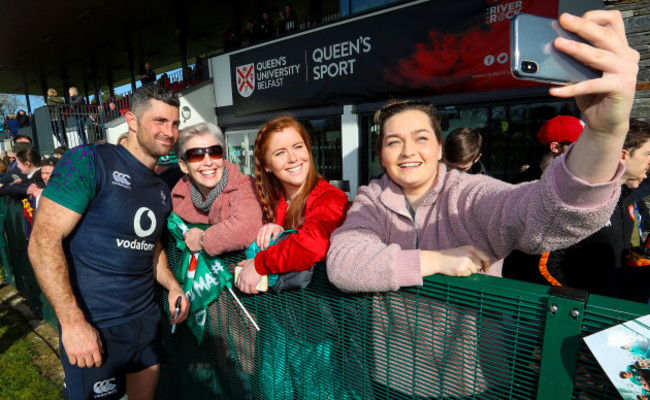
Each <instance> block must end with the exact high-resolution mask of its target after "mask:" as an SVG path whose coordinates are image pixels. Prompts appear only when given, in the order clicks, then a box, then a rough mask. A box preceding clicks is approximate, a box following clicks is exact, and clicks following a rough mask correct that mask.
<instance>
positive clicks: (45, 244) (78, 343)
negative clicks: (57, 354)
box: [28, 197, 103, 367]
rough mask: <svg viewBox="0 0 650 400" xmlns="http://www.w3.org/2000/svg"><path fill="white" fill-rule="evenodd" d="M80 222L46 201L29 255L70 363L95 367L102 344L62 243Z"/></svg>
mask: <svg viewBox="0 0 650 400" xmlns="http://www.w3.org/2000/svg"><path fill="white" fill-rule="evenodd" d="M80 220H81V215H80V214H78V213H76V212H74V211H72V210H70V209H68V208H66V207H63V206H61V205H59V204H57V203H55V202H54V201H52V200H50V199H48V198H46V197H43V198H42V199H41V201H40V205H39V209H38V214H37V216H36V220H35V221H34V228H33V230H32V236H31V240H30V241H29V250H28V252H29V260H30V261H31V264H32V268H33V269H34V274H35V275H36V279H37V280H38V284H39V285H40V287H41V290H42V291H43V293H44V294H45V297H47V300H48V301H49V302H50V304H51V305H52V308H53V309H54V312H55V314H56V316H57V318H58V320H59V323H60V324H61V339H62V341H63V346H64V348H65V350H66V353H67V355H68V358H69V360H70V363H71V364H73V365H74V364H76V365H78V366H79V367H93V366H100V365H101V364H102V353H103V348H102V343H101V340H100V338H99V334H98V333H97V331H96V330H95V328H94V327H93V326H92V325H90V324H89V323H88V321H86V318H85V316H84V314H83V311H82V310H81V308H80V307H79V303H78V301H77V298H76V297H75V294H74V292H73V290H72V286H71V285H70V275H69V271H68V263H67V261H66V258H65V253H64V251H63V240H64V239H65V238H66V237H67V236H68V235H69V234H70V233H71V232H72V231H73V230H74V228H75V227H76V226H77V224H78V223H79V221H80Z"/></svg>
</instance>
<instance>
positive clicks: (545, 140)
mask: <svg viewBox="0 0 650 400" xmlns="http://www.w3.org/2000/svg"><path fill="white" fill-rule="evenodd" d="M583 130H584V124H583V122H582V121H580V120H579V119H578V118H575V117H571V116H569V115H558V116H557V117H554V118H551V119H549V120H548V121H546V122H544V124H543V125H542V126H541V127H540V128H539V130H538V131H537V141H538V142H539V146H538V147H537V149H536V151H535V154H536V156H535V160H534V162H533V163H532V164H531V165H530V166H529V167H528V169H526V170H524V171H522V172H521V173H519V174H518V175H517V176H515V178H514V179H513V181H512V183H515V184H516V183H522V182H530V181H534V180H538V179H540V178H541V177H542V173H543V171H544V170H545V169H546V167H547V166H548V165H549V164H550V163H551V161H553V160H554V159H555V158H557V157H559V156H561V155H562V154H564V152H566V150H567V149H568V148H569V146H570V145H571V144H572V143H574V142H575V141H576V140H578V138H579V137H580V134H581V133H582V131H583ZM539 260H540V258H539V255H537V254H527V253H524V252H522V251H519V250H514V251H513V252H512V253H510V254H509V255H508V256H507V257H506V258H505V260H504V261H503V276H504V277H506V278H511V279H517V280H522V281H527V282H534V283H539V284H542V285H544V284H547V280H546V278H545V277H544V276H543V275H541V274H540V272H539V270H538V269H537V268H531V266H535V267H537V265H538V263H539ZM519 265H524V266H525V267H523V268H519Z"/></svg>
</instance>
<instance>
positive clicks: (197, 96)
mask: <svg viewBox="0 0 650 400" xmlns="http://www.w3.org/2000/svg"><path fill="white" fill-rule="evenodd" d="M179 98H180V100H181V108H180V118H181V125H180V128H181V129H183V128H184V127H186V126H190V125H194V124H198V123H199V122H212V123H213V124H216V123H217V116H216V114H215V111H214V107H215V105H216V104H217V103H216V102H215V92H214V84H213V83H212V81H207V82H204V83H200V84H198V85H196V86H193V87H191V88H189V89H185V90H184V91H183V93H181V94H180V96H179ZM186 107H187V109H189V111H190V118H189V119H185V118H184V117H183V109H184V108H186Z"/></svg>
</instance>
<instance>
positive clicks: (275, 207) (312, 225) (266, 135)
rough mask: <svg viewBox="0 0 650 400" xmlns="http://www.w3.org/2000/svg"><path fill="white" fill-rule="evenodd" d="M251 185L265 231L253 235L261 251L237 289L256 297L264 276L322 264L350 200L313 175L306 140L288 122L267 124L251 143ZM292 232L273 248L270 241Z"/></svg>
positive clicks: (296, 125) (303, 133)
mask: <svg viewBox="0 0 650 400" xmlns="http://www.w3.org/2000/svg"><path fill="white" fill-rule="evenodd" d="M255 183H256V185H257V195H258V199H259V201H260V203H261V206H262V212H263V216H262V221H263V223H264V226H263V227H262V228H261V229H260V231H259V233H258V235H257V245H258V246H259V247H260V249H262V251H260V252H259V253H258V254H257V255H256V256H255V258H250V259H248V260H244V261H242V262H240V263H239V265H241V266H243V269H242V271H241V273H240V274H239V276H238V278H237V287H238V288H239V289H240V290H241V291H243V292H246V293H257V290H256V288H255V287H256V286H257V284H258V283H259V282H260V280H261V279H262V276H263V275H266V274H269V273H273V274H279V273H286V272H297V271H304V270H307V269H309V268H311V267H312V266H313V265H314V263H316V262H318V261H322V260H324V259H325V255H326V254H327V248H328V247H329V237H330V234H331V233H332V232H333V231H334V230H335V229H336V228H338V227H339V226H340V225H341V224H343V220H344V219H345V214H346V212H347V209H348V199H347V197H346V195H345V193H343V191H341V190H339V189H337V188H335V187H334V186H332V185H330V184H329V183H327V181H326V180H325V179H323V178H322V177H321V175H320V174H319V173H318V171H316V168H315V166H314V158H313V156H312V153H311V146H310V144H309V136H307V132H306V131H305V128H304V127H303V126H302V125H301V124H300V123H299V122H298V121H296V120H295V119H293V118H291V117H279V118H276V119H273V120H271V121H269V122H267V123H266V124H265V125H264V126H263V127H262V128H261V129H260V130H259V133H258V134H257V140H256V141H255ZM289 229H294V230H296V231H297V232H296V234H294V235H290V236H288V237H287V238H286V239H285V240H283V241H281V242H280V243H278V244H277V245H274V246H271V247H269V243H270V242H271V240H272V239H273V238H275V237H276V236H277V235H279V234H280V233H281V232H283V231H284V230H289Z"/></svg>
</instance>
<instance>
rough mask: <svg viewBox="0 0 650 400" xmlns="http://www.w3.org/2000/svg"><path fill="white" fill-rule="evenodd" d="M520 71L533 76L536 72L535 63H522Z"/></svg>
mask: <svg viewBox="0 0 650 400" xmlns="http://www.w3.org/2000/svg"><path fill="white" fill-rule="evenodd" d="M521 70H522V71H523V72H525V73H527V74H534V73H535V72H537V63H535V62H533V61H522V62H521Z"/></svg>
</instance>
